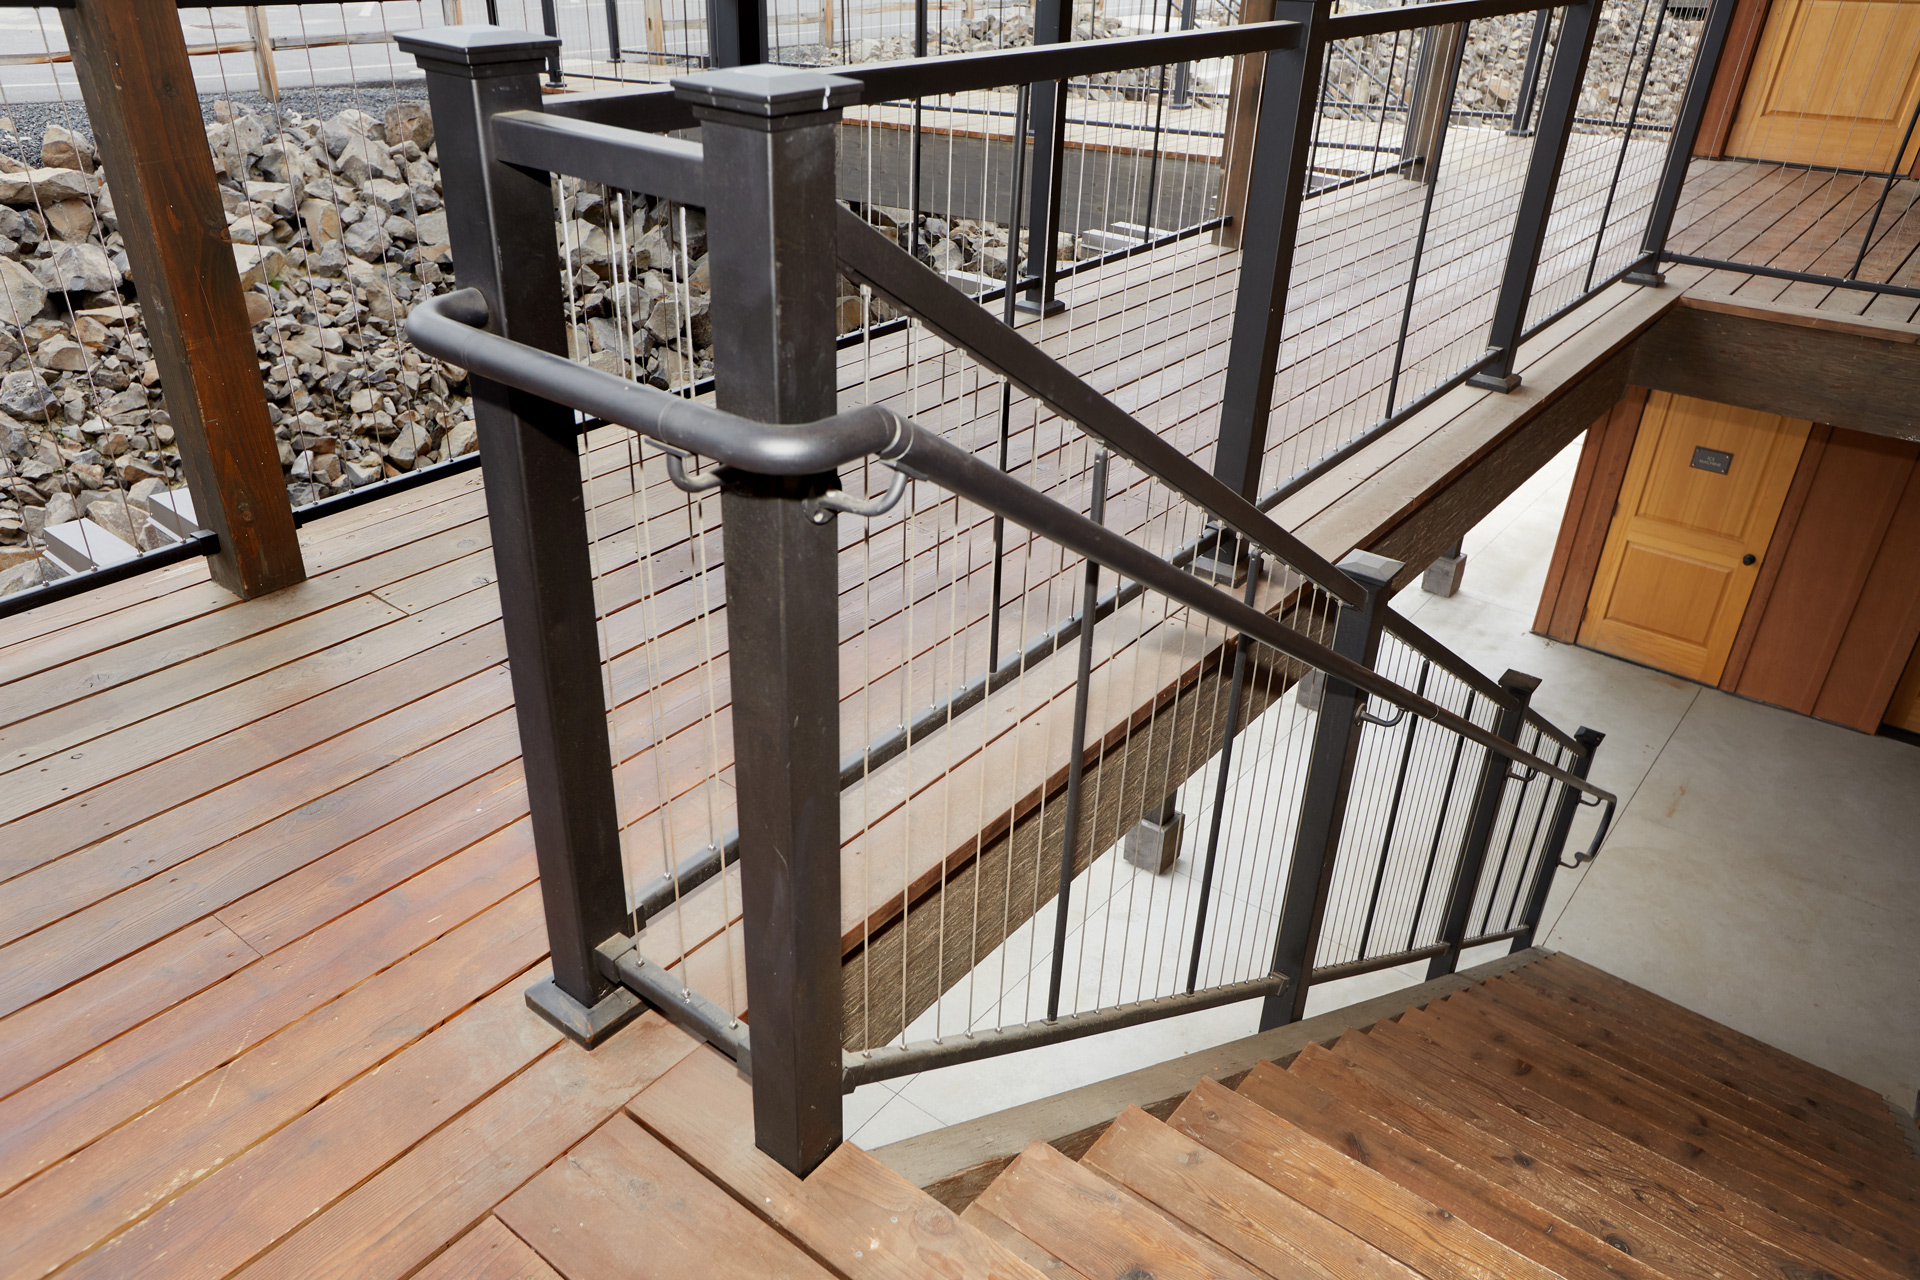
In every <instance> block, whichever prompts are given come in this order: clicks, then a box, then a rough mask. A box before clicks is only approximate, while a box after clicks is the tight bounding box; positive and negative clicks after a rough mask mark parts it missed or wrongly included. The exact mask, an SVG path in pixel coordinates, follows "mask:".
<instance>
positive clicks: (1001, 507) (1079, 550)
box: [407, 289, 1619, 852]
mask: <svg viewBox="0 0 1920 1280" xmlns="http://www.w3.org/2000/svg"><path fill="white" fill-rule="evenodd" d="M487 323H488V312H487V304H486V300H485V298H484V297H483V296H482V295H481V294H480V292H479V291H478V290H474V289H462V290H458V291H456V292H454V293H450V294H446V295H443V296H442V297H439V298H434V299H431V300H429V301H427V302H424V303H422V304H420V305H419V306H417V307H415V308H414V310H413V313H412V314H411V315H409V316H408V318H407V336H408V338H409V339H411V340H412V342H413V343H414V345H415V346H417V347H419V348H420V349H421V350H422V351H424V352H426V353H427V354H428V355H431V356H434V357H436V358H438V359H442V360H447V361H450V362H452V363H455V364H459V365H461V366H462V367H464V368H466V369H467V370H468V371H469V372H470V373H472V374H474V375H476V376H479V377H482V378H488V379H491V380H493V381H495V382H499V383H504V384H505V385H507V386H510V387H515V388H517V389H519V390H522V391H528V392H531V393H533V394H535V395H538V396H542V397H544V398H546V399H548V400H551V401H553V402H555V403H557V404H562V405H566V406H568V407H570V408H573V409H575V410H577V411H580V412H586V413H592V414H596V415H598V416H599V417H601V418H604V419H605V420H606V421H607V422H609V423H611V424H613V425H616V426H623V427H626V428H628V429H629V430H632V431H636V432H638V433H640V434H641V435H645V436H647V437H649V438H651V439H654V440H656V441H659V442H661V443H664V444H666V445H668V446H670V447H671V448H673V449H677V450H681V451H683V452H686V453H694V454H699V455H701V456H704V457H708V458H712V459H715V460H716V461H718V462H720V463H723V464H724V465H726V466H729V467H736V468H739V469H740V470H742V471H759V472H760V473H762V474H772V475H807V474H816V473H819V472H823V471H829V470H832V469H834V468H836V467H840V466H845V465H847V464H849V463H851V462H853V461H855V460H856V459H858V458H861V457H872V458H875V459H877V460H878V461H880V462H882V463H885V464H886V465H888V466H891V467H893V468H894V469H895V470H897V471H904V472H905V473H906V474H907V475H909V476H912V477H914V478H916V479H923V480H927V481H929V482H931V483H933V484H936V485H938V486H940V487H941V488H943V489H946V490H948V491H949V492H952V493H957V494H960V495H961V496H963V497H966V498H967V499H969V500H970V501H972V502H974V503H977V504H978V505H980V506H982V507H984V508H986V509H987V510H988V511H991V512H993V513H994V514H995V515H998V516H1002V517H1004V518H1005V519H1008V520H1011V521H1013V522H1014V523H1016V524H1018V525H1021V526H1023V527H1025V528H1027V529H1031V530H1032V531H1034V532H1036V533H1038V534H1040V535H1041V536H1043V537H1046V538H1048V539H1050V540H1051V541H1053V542H1056V543H1058V544H1059V545H1060V546H1062V547H1065V548H1066V549H1067V550H1069V551H1072V552H1074V553H1075V554H1077V555H1080V556H1083V557H1085V558H1086V559H1088V560H1091V561H1093V562H1094V563H1096V564H1099V565H1100V566H1101V567H1103V568H1106V569H1108V570H1111V571H1112V572H1114V573H1117V574H1120V575H1122V576H1124V577H1127V578H1131V579H1133V580H1135V581H1137V582H1141V583H1144V584H1145V585H1146V586H1148V587H1151V588H1152V589H1154V590H1156V591H1158V592H1160V593H1161V594H1162V595H1165V596H1168V597H1170V598H1172V599H1174V600H1176V601H1178V602H1179V603H1181V604H1184V605H1186V606H1187V607H1188V608H1190V609H1193V610H1194V611H1196V612H1198V613H1200V614H1202V615H1204V616H1206V617H1208V618H1211V619H1213V620H1214V621H1215V622H1218V623H1220V624H1222V625H1223V626H1227V627H1230V628H1232V629H1234V630H1236V631H1239V632H1241V633H1243V634H1245V635H1248V636H1251V637H1252V638H1253V639H1255V640H1256V641H1258V642H1259V643H1261V644H1264V645H1266V646H1267V647H1268V648H1270V649H1273V650H1275V651H1276V652H1278V653H1282V654H1285V655H1286V656H1288V657H1290V658H1294V659H1297V660H1298V661H1300V662H1303V663H1305V664H1307V665H1309V666H1312V667H1316V668H1318V669H1319V670H1321V671H1324V672H1325V673H1326V674H1327V675H1328V676H1330V677H1332V678H1334V679H1338V680H1344V681H1346V682H1347V683H1349V684H1351V685H1353V686H1354V687H1355V688H1357V689H1360V690H1363V691H1365V692H1367V693H1370V694H1373V695H1374V696H1375V697H1378V698H1380V699H1382V700H1384V701H1386V702H1389V703H1391V704H1393V705H1394V706H1397V707H1402V708H1404V709H1406V710H1409V711H1412V712H1413V713H1414V714H1415V715H1417V716H1419V717H1420V718H1421V719H1423V720H1427V721H1429V722H1431V723H1433V724H1436V725H1439V726H1441V727H1443V728H1446V729H1448V730H1451V731H1452V732H1454V733H1455V734H1458V735H1459V736H1460V737H1462V738H1465V739H1466V740H1468V741H1470V742H1474V743H1477V744H1478V745H1480V746H1482V747H1484V748H1486V749H1487V750H1488V751H1490V752H1493V753H1495V754H1497V755H1499V756H1502V757H1504V758H1505V759H1507V760H1510V761H1512V762H1514V763H1515V764H1519V765H1522V766H1524V767H1526V768H1529V769H1533V770H1535V771H1536V772H1537V773H1539V774H1541V775H1544V776H1546V777H1549V778H1553V779H1555V780H1557V781H1559V782H1562V783H1564V784H1566V785H1567V786H1569V787H1572V788H1573V789H1575V790H1577V791H1579V792H1581V793H1582V794H1584V795H1588V796H1591V797H1593V798H1595V799H1596V800H1598V801H1599V802H1600V803H1602V804H1604V805H1605V806H1606V808H1607V814H1608V816H1610V815H1611V813H1612V811H1613V809H1614V808H1615V807H1617V805H1618V803H1619V800H1618V797H1616V796H1615V795H1614V794H1613V793H1612V792H1609V791H1606V790H1604V789H1602V788H1599V787H1596V786H1594V785H1592V784H1591V783H1589V782H1588V781H1587V780H1586V779H1584V778H1581V777H1580V776H1579V775H1577V774H1575V773H1571V772H1569V771H1567V770H1565V769H1562V768H1560V767H1558V766H1557V765H1554V764H1552V763H1550V762H1549V761H1546V760H1543V759H1541V758H1540V757H1538V756H1536V755H1534V754H1533V753H1532V752H1529V751H1525V750H1522V749H1521V748H1520V747H1518V746H1517V745H1515V744H1514V743H1511V742H1508V741H1506V740H1505V739H1503V738H1501V737H1500V736H1499V735H1498V734H1496V733H1494V732H1492V731H1491V730H1488V729H1483V728H1481V727H1480V726H1479V725H1477V724H1474V723H1472V722H1471V721H1469V720H1466V719H1464V718H1462V717H1461V716H1459V715H1458V714H1456V713H1454V712H1452V711H1449V710H1447V709H1446V708H1445V707H1442V706H1440V705H1438V704H1437V703H1434V702H1431V701H1429V700H1428V699H1426V698H1424V697H1421V696H1419V695H1417V694H1414V693H1411V692H1409V691H1408V690H1406V689H1404V688H1402V687H1401V686H1400V685H1399V684H1397V683H1396V682H1394V681H1393V680H1391V679H1389V678H1387V677H1385V676H1382V675H1380V674H1379V673H1377V672H1375V671H1373V670H1372V669H1371V668H1369V667H1366V666H1364V665H1362V664H1360V663H1358V662H1355V661H1353V660H1352V659H1350V658H1346V657H1343V656H1342V655H1340V654H1338V653H1336V652H1334V651H1333V650H1332V649H1330V648H1328V647H1327V646H1325V645H1323V644H1320V643H1319V642H1318V641H1315V640H1313V639H1310V638H1309V637H1307V636H1305V635H1302V634H1301V633H1299V632H1297V631H1295V630H1293V629H1292V628H1291V627H1288V626H1286V625H1285V624H1284V623H1282V622H1280V621H1279V620H1278V619H1276V618H1273V617H1270V616H1269V615H1267V614H1265V613H1263V612H1261V611H1260V610H1258V609H1256V608H1254V607H1253V606H1252V605H1248V604H1243V603H1241V602H1240V601H1239V600H1236V599H1235V598H1234V597H1233V596H1231V595H1229V594H1228V593H1226V592H1224V591H1221V590H1219V589H1218V588H1216V587H1213V586H1210V585H1208V584H1207V583H1205V582H1203V581H1201V580H1200V579H1199V578H1198V577H1196V576H1194V575H1193V574H1191V573H1188V572H1186V571H1184V570H1182V569H1180V568H1178V567H1176V566H1175V565H1173V564H1171V563H1169V562H1168V561H1166V560H1163V559H1161V558H1160V557H1159V556H1157V555H1155V554H1153V553H1152V552H1150V551H1148V550H1146V549H1144V548H1142V547H1140V546H1138V545H1137V544H1135V543H1133V542H1131V541H1129V540H1128V539H1126V538H1124V537H1122V536H1121V535H1120V534H1118V533H1116V532H1114V531H1113V530H1111V529H1108V528H1106V527H1105V526H1103V525H1099V524H1096V523H1094V522H1093V521H1092V520H1089V519H1088V518H1087V517H1086V516H1083V515H1081V514H1080V513H1079V512H1077V511H1074V510H1072V509H1071V508H1069V507H1067V506H1065V505H1063V504H1061V503H1059V502H1056V501H1054V500H1053V499H1052V498H1049V497H1047V496H1046V495H1045V494H1043V493H1040V492H1038V491H1036V490H1034V489H1032V488H1030V487H1029V486H1028V485H1026V484H1025V483H1024V482H1022V481H1021V480H1019V479H1018V478H1016V477H1014V476H1011V475H1008V474H1007V473H1005V472H1003V471H1001V470H999V469H998V468H996V467H993V466H989V465H988V464H987V463H985V462H982V461H981V460H980V459H978V458H976V457H974V456H973V455H972V454H970V453H967V452H966V451H965V450H963V449H960V448H959V447H957V446H956V445H953V444H951V443H949V442H948V441H946V440H945V439H943V438H941V437H940V436H939V435H938V434H936V433H934V432H933V431H931V430H928V429H927V428H924V427H921V426H919V425H917V424H916V423H914V422H913V421H912V420H911V419H909V418H906V417H903V416H902V415H900V414H898V413H895V412H894V411H893V410H891V409H887V408H885V407H883V406H878V405H863V406H860V407H857V408H854V409H848V410H845V411H843V412H841V413H838V414H835V415H833V416H832V417H830V418H823V419H821V420H820V421H818V422H815V423H808V424H803V425H781V424H773V423H765V422H755V421H752V420H751V419H747V418H742V417H738V416H736V415H734V414H731V413H728V412H726V411H725V410H721V409H714V408H710V407H708V406H705V405H699V404H694V403H692V402H690V401H687V400H685V399H683V398H681V397H679V396H675V395H673V394H671V393H669V392H666V391H661V390H659V389H657V388H654V387H649V386H644V385H642V384H640V383H635V382H629V381H627V380H626V379H623V378H620V377H618V376H616V375H614V374H611V373H606V372H603V371H601V370H598V369H593V368H590V367H588V366H585V365H581V364H576V363H575V362H573V361H571V360H569V359H567V358H566V357H565V356H562V355H558V354H556V353H554V352H550V351H540V350H537V349H535V348H533V347H529V346H525V345H523V344H521V343H518V342H514V341H512V340H511V339H509V338H504V337H501V336H499V335H497V334H493V333H489V332H487V331H486V329H484V328H483V327H482V326H484V325H485V324H487ZM1605 824H1606V819H1605V818H1604V817H1603V820H1602V831H1604V830H1605ZM1595 851H1596V852H1597V845H1596V850H1595Z"/></svg>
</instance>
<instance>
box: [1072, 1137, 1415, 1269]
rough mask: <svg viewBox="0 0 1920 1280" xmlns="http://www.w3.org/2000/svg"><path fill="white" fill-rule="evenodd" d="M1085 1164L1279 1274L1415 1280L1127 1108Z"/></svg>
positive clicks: (1227, 1164)
mask: <svg viewBox="0 0 1920 1280" xmlns="http://www.w3.org/2000/svg"><path fill="white" fill-rule="evenodd" d="M1080 1162H1081V1163H1082V1164H1084V1165H1088V1166H1090V1167H1092V1168H1094V1169H1097V1170H1099V1171H1100V1172H1101V1173H1104V1174H1105V1175H1107V1177H1109V1178H1111V1179H1112V1180H1113V1181H1115V1182H1117V1183H1119V1184H1120V1185H1122V1186H1124V1187H1126V1188H1127V1190H1129V1191H1131V1192H1133V1193H1134V1194H1136V1195H1138V1196H1140V1197H1141V1198H1142V1199H1145V1200H1148V1201H1151V1202H1152V1203H1153V1205H1154V1206H1155V1207H1156V1208H1158V1209H1159V1210H1160V1211H1161V1212H1163V1213H1165V1214H1167V1215H1168V1216H1169V1217H1172V1218H1175V1219H1177V1220H1178V1221H1180V1222H1182V1223H1184V1224H1186V1225H1187V1226H1188V1227H1189V1228H1191V1229H1192V1230H1193V1231H1195V1232H1197V1233H1199V1234H1200V1235H1203V1236H1205V1237H1207V1238H1208V1239H1209V1240H1212V1241H1214V1242H1215V1243H1216V1244H1220V1245H1223V1246H1225V1247H1226V1248H1228V1249H1230V1250H1232V1251H1233V1252H1234V1253H1235V1254H1237V1255H1238V1256H1239V1257H1241V1258H1243V1259H1245V1260H1246V1261H1247V1262H1249V1263H1251V1264H1253V1265H1254V1266H1256V1267H1258V1268H1259V1269H1260V1270H1262V1271H1264V1272H1266V1273H1267V1274H1269V1275H1275V1276H1295V1275H1299V1276H1321V1277H1324V1278H1325V1280H1417V1277H1416V1276H1415V1275H1414V1273H1413V1272H1412V1271H1410V1270H1408V1269H1407V1268H1406V1267H1405V1266H1404V1265H1402V1264H1401V1263H1399V1262H1397V1261H1395V1260H1394V1259H1392V1258H1390V1257H1388V1256H1387V1255H1386V1254H1384V1253H1382V1252H1380V1250H1378V1249H1376V1248H1374V1247H1373V1246H1372V1245H1370V1244H1368V1243H1367V1242H1366V1241H1364V1240H1362V1239H1360V1238H1359V1237H1358V1236H1356V1235H1354V1234H1353V1233H1352V1232H1350V1231H1348V1230H1346V1229H1345V1228H1344V1227H1341V1226H1338V1225H1336V1224H1335V1223H1332V1222H1329V1221H1328V1220H1327V1219H1326V1218H1323V1217H1322V1216H1320V1215H1319V1214H1317V1213H1315V1212H1314V1211H1313V1210H1311V1209H1309V1208H1307V1207H1306V1206H1305V1205H1302V1204H1301V1203H1299V1202H1298V1201H1297V1200H1293V1199H1291V1198H1289V1197H1288V1196H1285V1195H1282V1194H1281V1193H1280V1192H1279V1191H1276V1190H1275V1189H1274V1188H1272V1187H1270V1186H1268V1185H1267V1184H1266V1183H1264V1182H1262V1181H1260V1179H1258V1178H1256V1177H1254V1176H1253V1175H1252V1174H1251V1173H1248V1172H1247V1171H1246V1170H1245V1169H1242V1168H1240V1167H1239V1166H1238V1165H1236V1164H1234V1163H1232V1162H1231V1161H1229V1160H1227V1159H1226V1158H1224V1157H1223V1156H1220V1155H1217V1154H1215V1153H1214V1152H1213V1151H1211V1150H1209V1149H1208V1148H1206V1147H1204V1146H1202V1145H1201V1144H1200V1143H1198V1142H1196V1141H1195V1140H1194V1139H1193V1138H1191V1137H1189V1136H1187V1135H1186V1134H1183V1133H1180V1132H1178V1131H1176V1130H1175V1129H1173V1128H1171V1127H1170V1126H1168V1125H1165V1124H1162V1123H1161V1122H1160V1121H1158V1120H1156V1119H1154V1118H1153V1117H1152V1116H1150V1115H1148V1114H1147V1113H1146V1112H1145V1111H1142V1110H1140V1108H1138V1107H1129V1108H1128V1109H1127V1110H1126V1111H1125V1112H1124V1113H1122V1114H1121V1116H1120V1117H1119V1118H1118V1119H1116V1120H1115V1121H1114V1122H1113V1124H1112V1125H1110V1126H1109V1127H1108V1129H1107V1131H1106V1133H1104V1134H1102V1135H1101V1137H1100V1140H1099V1141H1098V1142H1096V1143H1094V1144H1093V1147H1092V1149H1091V1150H1089V1151H1088V1152H1087V1154H1086V1155H1084V1156H1082V1157H1081V1158H1080Z"/></svg>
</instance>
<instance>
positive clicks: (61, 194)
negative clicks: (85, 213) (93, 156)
mask: <svg viewBox="0 0 1920 1280" xmlns="http://www.w3.org/2000/svg"><path fill="white" fill-rule="evenodd" d="M99 186H100V182H99V179H97V178H95V177H93V176H92V175H90V174H85V173H82V172H80V171H79V170H78V169H29V170H27V171H26V172H25V173H0V204H17V205H26V206H33V205H47V204H52V203H53V202H54V201H56V200H77V199H81V198H83V197H85V196H90V195H92V194H93V193H94V192H95V191H97V190H98V189H99Z"/></svg>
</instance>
